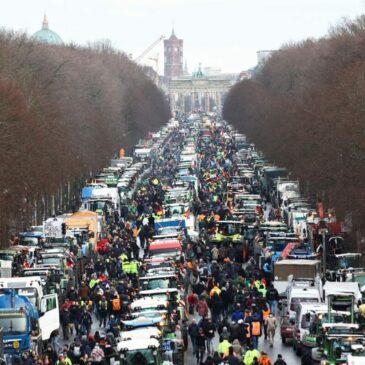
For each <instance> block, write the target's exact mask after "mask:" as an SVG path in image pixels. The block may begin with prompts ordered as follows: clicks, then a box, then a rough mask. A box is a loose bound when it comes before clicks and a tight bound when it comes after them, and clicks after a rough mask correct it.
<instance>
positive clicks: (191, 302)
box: [188, 292, 198, 314]
mask: <svg viewBox="0 0 365 365" xmlns="http://www.w3.org/2000/svg"><path fill="white" fill-rule="evenodd" d="M188 303H189V314H194V308H195V307H196V305H197V304H198V296H197V295H196V294H195V293H193V292H191V293H190V294H189V295H188Z"/></svg>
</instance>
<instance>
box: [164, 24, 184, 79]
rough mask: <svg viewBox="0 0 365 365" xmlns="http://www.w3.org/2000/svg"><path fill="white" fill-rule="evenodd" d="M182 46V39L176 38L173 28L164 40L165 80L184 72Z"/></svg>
mask: <svg viewBox="0 0 365 365" xmlns="http://www.w3.org/2000/svg"><path fill="white" fill-rule="evenodd" d="M183 48H184V41H183V40H182V39H178V38H177V37H176V35H175V31H174V29H172V33H171V36H170V38H169V39H165V40H164V55H165V70H164V75H165V79H166V80H170V79H171V78H173V77H180V76H182V75H183V74H184V68H183Z"/></svg>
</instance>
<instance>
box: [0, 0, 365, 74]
mask: <svg viewBox="0 0 365 365" xmlns="http://www.w3.org/2000/svg"><path fill="white" fill-rule="evenodd" d="M0 9H1V10H0V26H2V27H5V28H6V29H13V30H17V31H24V32H26V33H28V34H32V33H34V32H35V31H37V30H39V29H40V27H41V22H42V18H43V14H44V13H46V14H47V16H48V19H49V26H50V29H52V30H54V31H56V32H57V33H58V34H59V35H60V36H61V38H62V39H63V40H64V42H66V43H68V42H75V43H78V44H85V43H86V42H88V41H96V40H101V39H110V40H111V42H112V44H113V45H114V46H115V47H116V48H118V49H120V50H123V51H124V52H126V53H132V54H133V56H134V57H137V56H138V55H139V54H140V53H142V52H143V51H144V50H145V49H146V48H147V47H148V46H149V45H150V44H152V43H153V42H154V41H155V40H156V39H158V37H159V36H160V35H165V36H170V34H171V28H172V24H174V27H175V33H176V35H177V36H178V37H179V38H182V39H183V40H184V58H186V59H187V61H188V66H189V71H193V70H194V69H196V67H197V65H198V63H199V62H202V64H203V67H204V66H212V67H220V68H222V69H223V70H224V71H226V72H239V71H242V70H245V69H248V68H250V67H252V66H254V65H255V64H256V51H257V50H263V49H277V48H279V47H280V46H281V45H282V44H284V43H287V42H290V41H299V40H302V39H305V38H308V37H315V38H318V37H320V36H323V35H325V34H326V33H327V31H328V29H329V27H330V26H333V25H336V24H337V23H338V22H339V21H341V19H342V18H344V17H346V18H350V19H353V18H355V17H357V16H359V15H361V14H362V13H364V12H365V1H364V0H0ZM0 51H1V50H0ZM157 53H159V55H160V66H161V67H160V68H161V69H162V64H163V48H162V45H160V47H156V48H155V49H154V50H153V51H151V53H150V55H149V57H155V56H156V54H157ZM147 58H148V56H147ZM147 62H148V60H147Z"/></svg>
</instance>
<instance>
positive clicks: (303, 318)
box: [293, 303, 328, 355]
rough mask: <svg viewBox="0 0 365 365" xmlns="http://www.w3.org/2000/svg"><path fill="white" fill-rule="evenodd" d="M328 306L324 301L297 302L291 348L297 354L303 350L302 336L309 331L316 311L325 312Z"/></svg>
mask: <svg viewBox="0 0 365 365" xmlns="http://www.w3.org/2000/svg"><path fill="white" fill-rule="evenodd" d="M327 311H328V306H327V305H326V304H324V303H313V304H312V303H310V304H308V303H299V306H298V307H297V311H296V317H295V327H294V338H293V349H294V351H295V353H296V354H297V355H300V354H301V353H302V351H303V347H304V346H303V338H304V336H305V335H306V334H307V333H309V328H310V325H311V322H312V321H313V319H314V315H315V314H316V313H325V312H327Z"/></svg>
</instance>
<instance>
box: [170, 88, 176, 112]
mask: <svg viewBox="0 0 365 365" xmlns="http://www.w3.org/2000/svg"><path fill="white" fill-rule="evenodd" d="M170 108H171V111H172V112H174V110H175V94H174V93H171V92H170Z"/></svg>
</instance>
